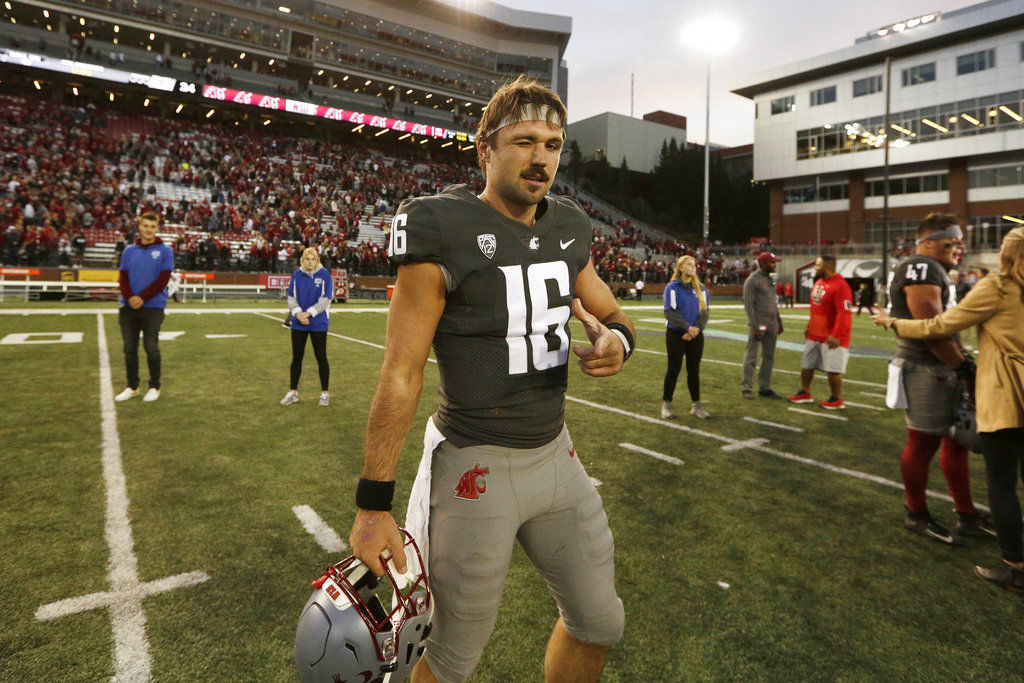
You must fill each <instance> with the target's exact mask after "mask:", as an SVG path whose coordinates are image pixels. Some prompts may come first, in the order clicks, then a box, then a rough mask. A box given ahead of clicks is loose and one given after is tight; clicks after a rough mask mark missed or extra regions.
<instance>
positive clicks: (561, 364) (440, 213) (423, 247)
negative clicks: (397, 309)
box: [388, 185, 592, 448]
mask: <svg viewBox="0 0 1024 683" xmlns="http://www.w3.org/2000/svg"><path fill="white" fill-rule="evenodd" d="M537 214H538V218H537V220H536V222H535V223H534V224H533V225H532V226H527V225H525V224H524V223H522V222H520V221H517V220H514V219H512V218H509V217H507V216H505V215H503V214H501V213H499V212H498V211H496V210H495V209H493V208H491V207H490V206H488V205H487V204H485V203H484V202H483V201H481V200H480V199H479V198H478V197H477V196H476V195H474V194H473V193H472V192H470V191H469V189H467V188H466V186H464V185H453V186H451V187H448V188H446V189H445V190H444V191H443V192H442V193H441V194H438V195H435V196H432V197H419V198H416V199H411V200H407V201H405V202H403V203H402V205H401V206H400V207H399V208H398V212H397V213H396V214H395V218H394V220H393V221H392V226H391V239H390V243H389V245H388V256H389V257H390V259H391V261H392V263H395V264H404V263H414V262H431V263H436V264H438V265H439V266H440V267H441V270H442V271H443V273H444V277H445V281H446V284H447V289H448V294H447V301H446V303H445V309H444V313H443V314H442V316H441V320H440V322H439V323H438V326H437V332H436V333H435V335H434V342H433V346H434V354H435V355H436V357H437V365H438V368H439V369H440V376H441V383H440V386H439V388H438V400H439V406H438V410H437V413H436V415H435V416H434V421H435V423H436V424H437V427H438V429H440V431H441V433H442V434H444V436H445V437H446V438H447V439H449V440H450V441H451V442H452V443H453V444H454V445H455V446H457V447H459V448H463V447H466V446H470V445H478V444H493V445H498V446H505V447H509V448H536V447H539V446H543V445H544V444H546V443H548V442H549V441H551V440H552V439H554V438H555V437H556V436H558V434H559V432H560V431H561V429H562V425H563V422H564V405H565V389H566V380H567V378H568V362H569V343H570V336H569V318H570V316H571V304H572V300H573V297H574V295H575V286H576V277H577V276H578V275H579V274H580V272H581V271H582V270H583V269H584V267H585V266H586V265H587V262H588V261H589V259H590V242H591V234H592V233H591V227H590V219H589V218H588V217H587V216H586V214H585V213H583V210H582V209H580V207H579V206H578V205H577V204H575V202H573V201H572V200H569V199H566V198H563V197H557V196H553V195H548V196H547V197H545V199H544V200H543V201H542V202H541V203H540V204H539V205H538V207H537Z"/></svg>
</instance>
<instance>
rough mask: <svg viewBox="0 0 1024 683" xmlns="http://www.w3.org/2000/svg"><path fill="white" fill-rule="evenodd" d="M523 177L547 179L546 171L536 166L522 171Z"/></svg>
mask: <svg viewBox="0 0 1024 683" xmlns="http://www.w3.org/2000/svg"><path fill="white" fill-rule="evenodd" d="M523 177H524V178H529V179H531V180H541V181H543V182H547V181H548V180H549V177H548V173H547V171H545V170H544V169H543V168H540V167H536V166H535V167H532V168H530V169H529V170H528V171H526V172H525V173H523Z"/></svg>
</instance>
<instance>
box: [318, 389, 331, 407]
mask: <svg viewBox="0 0 1024 683" xmlns="http://www.w3.org/2000/svg"><path fill="white" fill-rule="evenodd" d="M320 405H322V406H329V405H331V395H330V394H328V393H327V392H326V391H324V392H321V394H320Z"/></svg>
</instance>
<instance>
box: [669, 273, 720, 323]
mask: <svg viewBox="0 0 1024 683" xmlns="http://www.w3.org/2000/svg"><path fill="white" fill-rule="evenodd" d="M701 290H702V291H703V292H704V303H705V304H706V305H705V307H704V310H703V311H701V310H700V301H699V300H698V299H697V293H696V292H695V291H693V285H691V284H690V283H688V282H687V283H683V282H680V281H679V280H672V281H671V282H669V283H668V284H667V285H665V293H664V296H663V298H664V303H665V326H666V327H668V329H670V330H676V331H677V332H683V333H685V332H686V331H687V330H689V329H690V328H691V327H698V328H700V330H701V332H703V331H704V328H705V327H706V326H707V324H708V307H709V306H710V301H711V299H710V297H709V296H708V290H707V289H705V288H703V287H701Z"/></svg>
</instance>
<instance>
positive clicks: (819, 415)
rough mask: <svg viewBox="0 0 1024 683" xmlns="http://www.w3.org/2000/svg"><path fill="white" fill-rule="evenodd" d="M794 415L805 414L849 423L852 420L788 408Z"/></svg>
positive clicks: (814, 411) (840, 416) (813, 411)
mask: <svg viewBox="0 0 1024 683" xmlns="http://www.w3.org/2000/svg"><path fill="white" fill-rule="evenodd" d="M788 410H792V411H793V412H794V413H803V414H804V415H813V416H814V417H823V418H825V419H826V420H839V421H840V422H849V421H850V418H848V417H843V416H842V415H831V414H829V413H822V412H818V411H816V410H804V409H803V408H788Z"/></svg>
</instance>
